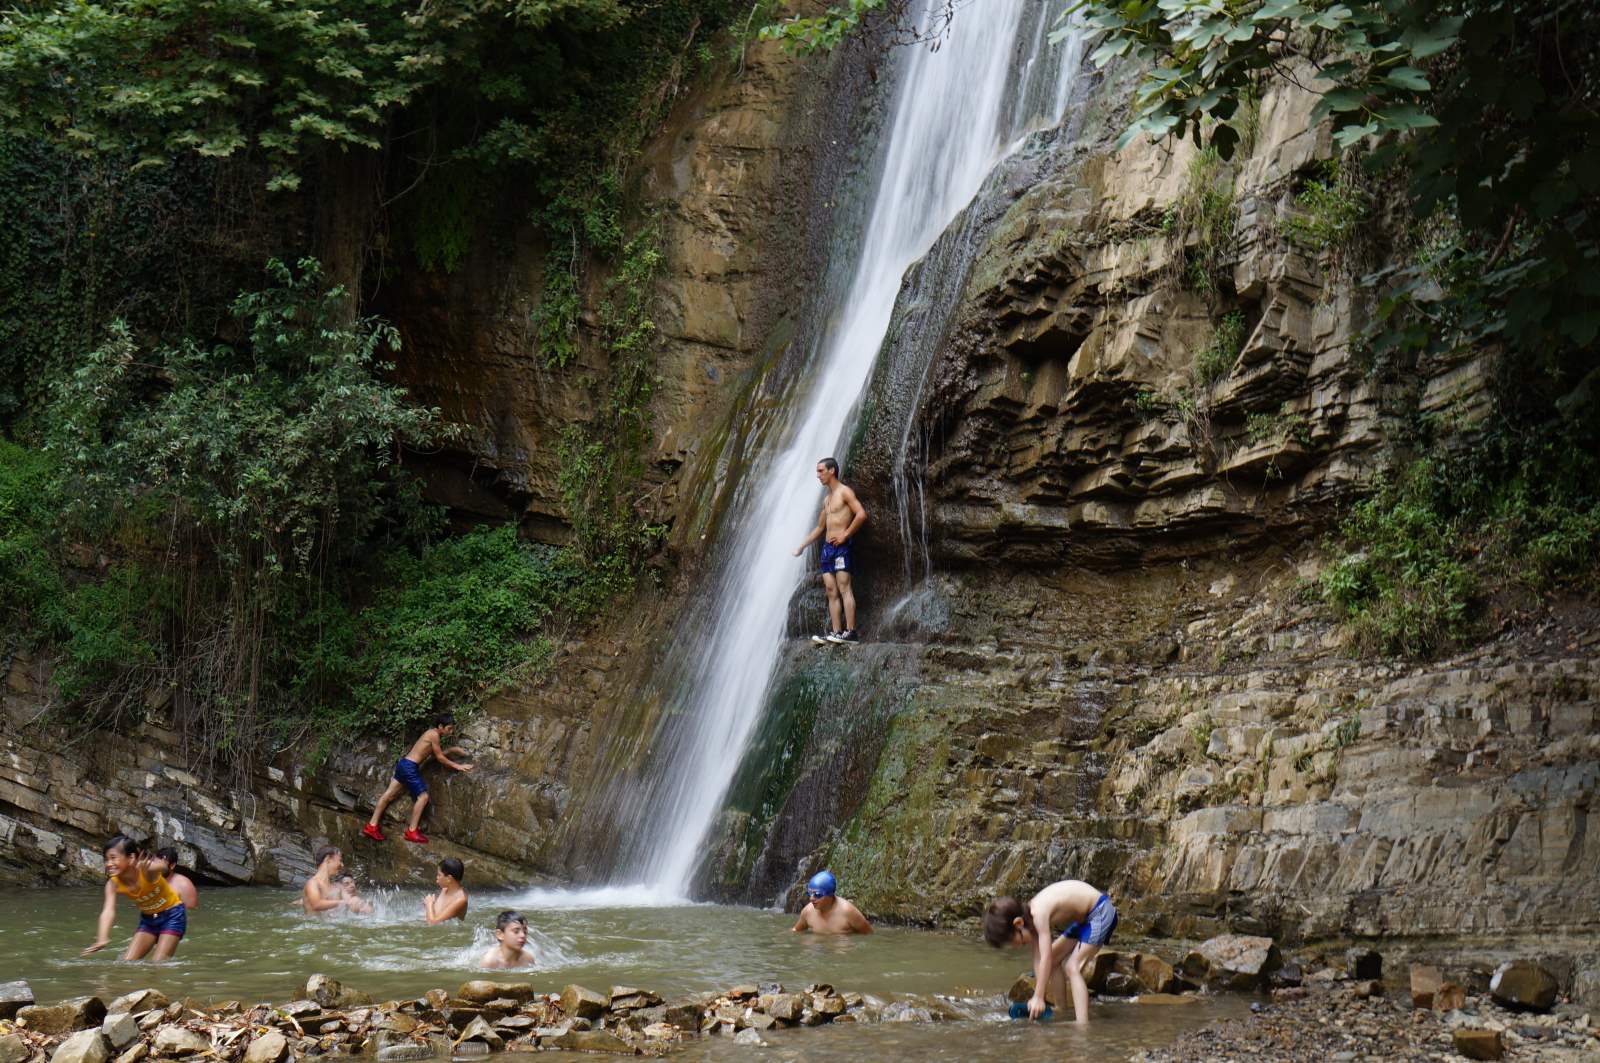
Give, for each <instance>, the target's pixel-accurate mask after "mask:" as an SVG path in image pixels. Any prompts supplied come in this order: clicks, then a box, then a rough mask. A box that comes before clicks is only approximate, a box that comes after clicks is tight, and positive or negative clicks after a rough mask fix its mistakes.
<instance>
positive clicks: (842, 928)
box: [791, 871, 872, 934]
mask: <svg viewBox="0 0 1600 1063" xmlns="http://www.w3.org/2000/svg"><path fill="white" fill-rule="evenodd" d="M838 888H839V885H838V883H837V882H835V881H834V878H833V872H832V871H818V872H817V873H816V874H815V875H812V876H811V881H810V882H807V883H806V898H807V901H806V906H805V907H804V908H802V909H800V918H799V920H797V921H796V922H795V924H794V927H793V928H792V931H791V932H792V933H796V934H798V933H800V932H802V931H805V930H809V931H811V932H812V933H813V934H870V933H872V924H871V923H869V922H867V917H866V916H864V915H862V914H861V909H859V908H857V907H856V906H855V905H853V904H851V903H850V902H849V901H847V900H845V899H844V898H843V897H836V896H834V894H835V892H836V891H837V890H838Z"/></svg>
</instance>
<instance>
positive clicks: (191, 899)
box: [150, 845, 200, 914]
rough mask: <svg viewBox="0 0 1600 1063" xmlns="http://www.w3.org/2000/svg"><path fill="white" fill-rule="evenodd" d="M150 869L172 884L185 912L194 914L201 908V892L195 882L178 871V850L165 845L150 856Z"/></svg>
mask: <svg viewBox="0 0 1600 1063" xmlns="http://www.w3.org/2000/svg"><path fill="white" fill-rule="evenodd" d="M150 867H151V870H153V871H158V872H160V873H161V874H163V875H165V876H166V878H167V881H168V882H169V883H171V884H172V889H173V891H174V892H175V893H177V895H178V899H179V900H181V901H183V907H184V911H185V912H187V913H191V914H192V913H193V912H194V910H195V909H197V908H199V907H200V892H199V891H198V890H196V889H195V888H194V880H193V879H191V878H190V877H189V876H188V875H185V874H183V873H182V872H181V871H179V870H178V850H177V849H175V848H173V847H172V846H170V845H163V846H162V847H161V848H159V849H157V850H156V851H155V852H154V853H152V854H150Z"/></svg>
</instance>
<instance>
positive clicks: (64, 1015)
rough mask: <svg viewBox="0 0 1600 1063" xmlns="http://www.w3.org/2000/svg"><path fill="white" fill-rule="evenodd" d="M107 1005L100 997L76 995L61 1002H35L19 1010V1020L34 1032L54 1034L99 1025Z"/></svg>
mask: <svg viewBox="0 0 1600 1063" xmlns="http://www.w3.org/2000/svg"><path fill="white" fill-rule="evenodd" d="M105 1017H106V1006H105V1004H104V1003H102V1002H101V1000H100V998H99V997H74V998H72V999H71V1000H63V1001H62V1002H61V1003H59V1004H34V1005H32V1006H31V1007H26V1008H22V1009H20V1010H19V1011H18V1012H17V1021H18V1022H20V1023H23V1024H24V1025H26V1026H27V1027H28V1029H30V1030H32V1031H33V1032H34V1033H47V1034H50V1035H52V1036H60V1035H61V1034H68V1033H71V1032H73V1031H74V1030H84V1029H88V1028H89V1027H90V1026H99V1025H100V1023H101V1021H102V1020H103V1019H104V1018H105Z"/></svg>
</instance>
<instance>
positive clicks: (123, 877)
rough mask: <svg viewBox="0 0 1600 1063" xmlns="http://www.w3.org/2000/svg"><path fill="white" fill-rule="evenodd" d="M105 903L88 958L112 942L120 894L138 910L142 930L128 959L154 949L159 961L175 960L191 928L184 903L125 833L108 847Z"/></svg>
mask: <svg viewBox="0 0 1600 1063" xmlns="http://www.w3.org/2000/svg"><path fill="white" fill-rule="evenodd" d="M104 851H105V858H106V901H105V905H104V906H103V907H101V909H100V928H99V933H98V934H96V935H95V940H94V944H92V945H90V946H89V947H88V948H86V949H84V950H83V954H84V955H85V956H87V955H89V953H91V952H99V951H100V950H101V949H103V948H105V947H106V946H107V945H109V944H110V943H111V926H112V924H113V923H115V922H116V920H117V894H119V893H120V894H122V895H123V896H124V897H127V898H128V899H129V900H131V901H132V902H133V903H134V906H135V907H137V908H138V909H139V929H138V930H136V931H135V932H134V935H133V940H132V941H131V942H129V944H128V951H127V952H126V953H124V954H123V956H122V958H123V959H125V960H141V959H144V956H145V954H146V953H147V952H149V951H150V948H151V946H154V947H155V955H154V956H153V957H152V958H153V959H155V960H156V961H158V962H159V961H161V960H167V959H171V958H172V954H173V953H174V952H177V951H178V942H180V941H182V940H183V935H184V933H185V932H186V931H187V930H188V928H189V921H188V915H187V912H186V911H185V909H184V907H183V900H182V899H181V898H180V897H179V896H178V894H177V892H176V891H175V890H173V888H172V885H171V884H170V883H169V882H167V880H166V878H165V877H164V876H163V875H162V874H161V873H160V872H159V871H156V870H154V869H153V867H152V863H153V861H152V859H151V858H150V857H149V856H148V855H144V854H141V853H140V852H139V846H138V844H137V843H136V842H134V840H133V839H132V838H129V837H128V836H127V835H125V834H118V835H114V836H113V837H112V838H111V840H110V841H108V842H106V846H105V850H104Z"/></svg>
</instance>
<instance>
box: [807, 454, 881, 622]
mask: <svg viewBox="0 0 1600 1063" xmlns="http://www.w3.org/2000/svg"><path fill="white" fill-rule="evenodd" d="M817 482H818V483H820V484H821V485H822V486H823V487H824V488H825V489H826V490H827V492H828V494H827V497H826V498H824V499H823V500H822V516H821V517H819V518H818V519H817V526H816V527H815V528H813V529H811V534H810V535H808V536H806V539H805V542H803V543H801V544H800V545H799V546H797V547H795V548H794V556H795V557H799V556H800V555H801V554H802V553H804V552H805V549H806V547H808V546H810V545H811V544H812V543H814V542H816V541H817V540H818V539H822V540H823V543H822V562H821V572H822V586H823V587H824V588H825V589H826V590H827V592H828V619H829V620H830V621H831V624H832V626H830V627H829V628H828V630H826V631H823V632H821V633H820V634H816V635H812V636H811V641H812V642H815V643H816V644H817V645H819V646H821V645H825V644H827V643H830V642H834V643H849V642H860V641H861V636H860V635H858V634H856V596H855V592H854V591H852V590H851V589H850V573H851V571H852V569H853V568H854V566H853V564H852V562H851V558H850V537H851V536H853V535H855V533H856V532H857V531H859V530H860V528H861V526H862V525H863V524H865V523H866V522H867V511H866V509H865V508H863V507H862V505H861V500H860V499H858V498H857V497H856V493H855V492H854V491H852V490H850V488H848V487H846V486H845V485H844V484H843V483H841V482H840V481H839V463H838V462H837V461H835V460H834V459H832V458H823V459H822V460H821V461H819V462H817ZM841 613H842V614H843V615H842V616H841Z"/></svg>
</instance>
